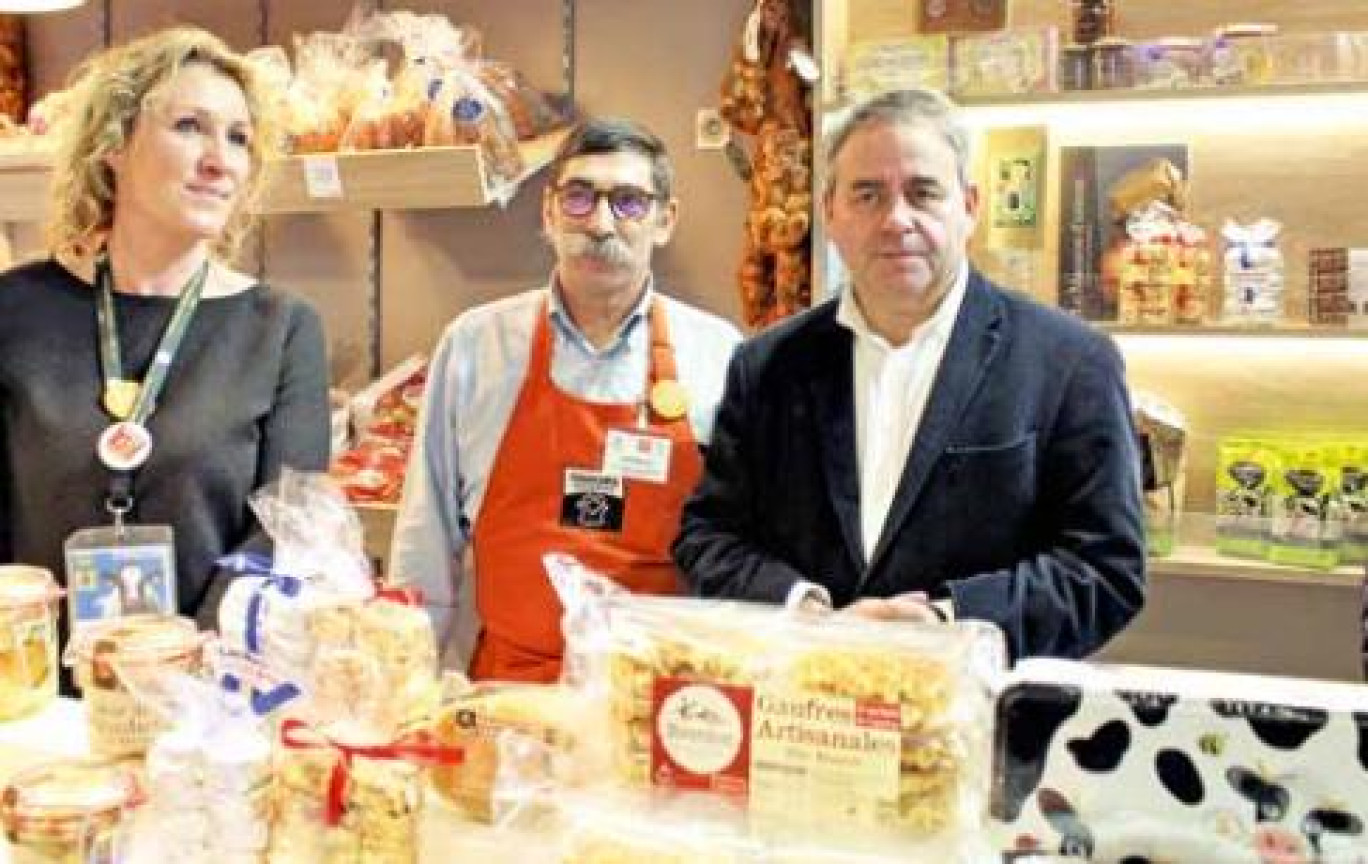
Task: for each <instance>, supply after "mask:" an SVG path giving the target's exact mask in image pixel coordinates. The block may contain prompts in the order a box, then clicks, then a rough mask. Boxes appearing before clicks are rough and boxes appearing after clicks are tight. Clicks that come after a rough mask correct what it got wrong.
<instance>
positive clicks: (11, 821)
mask: <svg viewBox="0 0 1368 864" xmlns="http://www.w3.org/2000/svg"><path fill="white" fill-rule="evenodd" d="M138 794H139V793H138V787H137V785H136V782H135V780H134V777H133V774H132V772H130V771H129V770H127V769H125V768H121V767H119V766H116V765H113V764H109V763H103V762H92V761H84V760H64V761H60V762H54V763H49V764H45V765H40V766H35V767H33V768H29V769H26V770H24V771H21V772H20V773H19V774H17V775H15V776H14V777H12V778H10V781H9V783H8V785H7V786H6V787H5V789H4V792H3V793H0V826H3V828H4V832H5V839H6V840H7V841H8V843H9V860H10V862H11V864H92V862H116V861H121V860H123V849H124V846H125V842H126V841H125V833H126V822H125V818H124V817H125V814H126V812H127V810H128V809H129V808H130V807H132V806H134V805H136V803H137V802H138Z"/></svg>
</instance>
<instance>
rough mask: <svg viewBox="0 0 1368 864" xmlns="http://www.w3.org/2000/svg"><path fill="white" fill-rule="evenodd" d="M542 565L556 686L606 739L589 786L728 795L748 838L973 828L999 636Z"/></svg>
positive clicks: (905, 835) (982, 805) (954, 832)
mask: <svg viewBox="0 0 1368 864" xmlns="http://www.w3.org/2000/svg"><path fill="white" fill-rule="evenodd" d="M548 558H549V559H551V560H550V561H549V562H548V566H549V569H551V570H552V572H553V573H556V574H558V575H553V582H554V583H555V584H556V585H557V588H558V590H559V591H560V592H561V595H562V602H563V603H565V607H566V610H567V614H566V619H565V630H566V641H567V666H566V668H567V679H566V680H567V681H569V682H571V683H573V684H575V685H576V686H578V687H580V688H581V689H583V690H584V691H586V693H587V694H589V695H588V696H586V698H587V699H588V701H589V702H590V703H591V704H593V705H595V706H597V707H596V710H597V711H598V712H599V717H598V719H597V720H596V721H594V722H593V723H591V724H589V725H590V726H591V728H603V729H605V730H606V738H607V746H608V748H609V752H608V753H607V754H606V756H605V757H604V764H603V765H602V767H601V768H600V769H598V770H595V771H591V774H593V775H594V776H600V775H605V776H610V777H611V778H612V780H613V782H615V783H616V784H618V785H620V786H622V787H626V788H630V789H637V790H642V791H645V790H651V791H654V792H657V793H660V792H667V793H671V794H674V793H679V794H690V795H702V796H704V797H706V798H710V799H715V800H717V801H720V802H725V803H727V804H729V805H730V806H732V807H733V808H735V809H736V810H737V812H738V813H740V814H741V815H742V817H743V818H744V819H745V820H746V822H747V823H748V825H749V827H750V829H751V830H752V832H755V833H756V835H757V836H765V837H782V838H784V839H786V840H789V839H794V838H802V837H805V836H808V835H811V834H813V833H814V832H816V833H817V834H825V833H826V832H834V831H847V832H856V833H859V834H861V835H863V836H871V837H888V838H892V839H894V840H896V841H898V842H901V843H908V844H915V843H916V842H920V841H924V840H932V839H939V838H943V837H945V836H958V835H965V834H973V833H975V832H977V830H978V829H979V828H980V827H981V823H982V819H983V816H984V813H985V812H986V793H987V787H988V766H987V758H986V753H987V741H988V737H987V736H988V728H989V722H988V717H989V696H988V681H989V680H990V679H991V677H992V676H993V675H995V674H996V673H997V672H998V671H999V670H1000V669H1001V667H1002V665H1003V656H1004V654H1003V647H1002V641H1001V634H1000V633H999V632H998V631H996V629H994V628H992V627H991V626H989V625H986V624H981V623H977V622H959V623H955V624H937V625H929V624H928V625H915V624H908V623H886V622H868V621H864V620H854V619H843V618H839V617H836V618H829V619H824V620H819V621H814V620H811V619H806V618H798V617H794V616H792V615H789V614H787V613H785V612H784V611H783V610H780V609H776V608H774V607H768V606H758V605H751V604H737V603H721V602H710V601H700V600H693V599H683V598H646V597H635V596H630V595H623V594H620V593H617V592H612V591H610V590H608V589H601V590H592V591H587V592H585V591H577V590H576V589H574V588H573V587H572V588H570V589H569V590H567V589H566V588H565V587H564V586H566V585H572V586H573V585H574V584H575V583H576V582H581V583H582V582H585V581H589V580H593V579H596V578H597V577H593V576H592V574H590V575H584V574H583V573H582V572H577V568H576V565H573V564H567V562H566V561H565V560H564V559H558V558H553V557H552V556H548ZM590 584H594V583H593V582H590Z"/></svg>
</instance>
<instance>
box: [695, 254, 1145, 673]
mask: <svg viewBox="0 0 1368 864" xmlns="http://www.w3.org/2000/svg"><path fill="white" fill-rule="evenodd" d="M836 306H837V301H835V300H832V301H830V302H827V303H825V304H823V305H821V306H818V307H817V308H814V309H811V310H809V311H808V312H805V313H803V314H802V315H799V316H797V317H795V318H792V319H790V320H788V321H786V322H783V323H782V324H779V325H778V326H776V327H773V328H771V329H770V330H767V331H765V332H764V333H761V334H760V335H758V336H756V337H754V338H752V339H750V340H748V341H747V342H745V343H744V344H743V345H742V346H741V347H740V348H739V349H738V350H737V352H736V354H735V355H734V356H733V357H732V360H731V365H730V367H729V369H728V372H727V385H726V391H725V393H724V395H723V398H722V404H721V405H720V406H719V408H718V415H717V425H716V428H715V430H714V432H713V438H712V442H711V444H710V446H709V448H708V452H707V461H706V466H705V471H704V476H703V479H702V480H701V482H700V483H699V486H698V489H697V490H696V491H695V493H694V495H693V496H692V497H691V498H690V499H689V501H688V503H687V504H686V505H685V508H684V513H683V517H682V522H681V528H680V535H679V537H678V539H677V540H676V541H675V544H674V555H675V560H676V561H677V562H678V564H679V566H680V569H681V570H682V572H683V573H684V576H685V579H686V580H687V582H688V584H689V585H690V587H691V588H692V590H693V591H694V592H695V593H697V594H699V595H702V596H705V597H727V598H742V599H749V600H758V601H766V602H772V603H783V602H784V601H785V599H786V598H787V597H788V594H789V590H790V589H791V588H792V587H793V585H794V583H795V581H796V580H799V579H806V580H809V581H811V582H815V583H818V584H820V585H823V586H825V587H826V588H827V590H829V591H830V592H831V596H832V599H833V601H834V602H835V604H836V605H837V607H841V606H844V605H846V604H848V603H850V602H851V601H853V600H855V599H856V598H859V597H866V596H870V597H887V596H892V595H894V594H898V593H901V592H905V591H925V592H928V593H929V594H930V595H931V596H932V597H934V598H945V597H950V598H952V599H953V602H954V608H955V613H956V615H957V616H958V617H962V618H975V619H980V620H986V621H991V622H993V623H995V624H997V625H998V626H999V627H1001V628H1002V629H1003V631H1004V632H1005V633H1006V635H1007V642H1008V648H1009V651H1010V652H1011V654H1012V656H1013V657H1014V658H1018V657H1022V656H1027V655H1052V656H1060V657H1081V656H1084V655H1087V654H1090V653H1092V652H1093V651H1095V650H1096V649H1098V648H1099V647H1101V646H1102V644H1103V643H1105V642H1106V641H1107V640H1108V639H1109V638H1110V637H1111V636H1112V635H1114V634H1115V633H1116V632H1117V631H1119V630H1120V629H1121V628H1122V627H1123V626H1125V624H1126V623H1127V622H1128V621H1129V620H1130V619H1131V618H1132V617H1133V616H1134V615H1135V614H1136V613H1137V612H1138V611H1139V610H1140V608H1141V606H1142V605H1143V602H1144V584H1145V540H1144V527H1143V521H1144V520H1143V515H1142V509H1141V508H1142V504H1141V492H1140V478H1139V457H1138V455H1137V449H1136V439H1135V433H1134V428H1133V425H1132V419H1131V412H1130V403H1129V399H1128V396H1127V391H1126V383H1125V370H1124V365H1123V362H1122V360H1121V356H1120V354H1119V352H1118V351H1117V350H1116V347H1115V345H1114V344H1113V343H1112V340H1111V339H1110V338H1109V337H1107V336H1106V335H1105V334H1103V333H1100V332H1098V331H1096V330H1094V329H1093V328H1091V327H1089V326H1087V325H1086V324H1083V323H1081V322H1079V321H1078V320H1076V319H1074V318H1071V317H1070V316H1068V315H1065V314H1063V313H1061V312H1059V311H1057V310H1055V309H1050V308H1048V307H1046V306H1043V305H1041V304H1039V303H1036V302H1034V301H1032V300H1029V299H1026V298H1024V297H1021V296H1018V295H1014V294H1010V293H1008V292H1006V291H1003V290H1002V289H1000V288H998V287H996V286H994V285H993V284H991V283H990V282H988V281H987V280H986V279H984V278H983V277H982V276H980V275H979V274H978V273H974V272H971V273H970V275H969V282H968V286H967V289H966V292H965V296H964V302H963V305H962V306H961V308H960V312H959V316H958V317H957V318H956V320H955V325H954V329H953V331H952V333H951V336H950V342H949V344H948V345H947V346H946V350H945V357H944V360H943V361H942V363H941V367H940V370H939V372H938V374H937V376H936V380H935V382H934V384H933V385H932V390H931V395H930V397H929V399H928V402H927V405H926V410H925V413H924V415H923V417H922V421H921V426H920V428H919V429H918V430H917V434H916V438H915V441H914V442H913V445H912V450H911V453H910V454H909V455H908V459H907V464H906V466H905V467H904V469H903V474H902V480H901V482H900V484H899V486H898V491H897V494H896V495H895V497H894V500H893V505H892V509H891V510H890V512H889V514H888V519H887V522H886V523H885V525H884V529H883V533H882V535H881V539H880V540H879V543H878V546H877V548H875V549H873V550H869V552H868V554H867V553H866V550H865V549H863V548H862V545H863V544H862V540H861V535H860V514H859V509H860V496H859V472H858V463H857V461H856V454H855V446H856V445H855V416H854V401H853V395H852V394H853V389H854V386H853V369H852V364H853V359H852V358H853V354H854V351H853V338H854V337H853V334H852V333H851V332H850V330H848V329H847V328H845V327H844V326H842V325H841V324H839V323H837V321H836Z"/></svg>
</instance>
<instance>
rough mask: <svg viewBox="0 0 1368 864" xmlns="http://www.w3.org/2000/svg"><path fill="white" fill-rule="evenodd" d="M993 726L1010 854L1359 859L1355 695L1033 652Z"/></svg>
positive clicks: (1366, 850)
mask: <svg viewBox="0 0 1368 864" xmlns="http://www.w3.org/2000/svg"><path fill="white" fill-rule="evenodd" d="M995 728H996V736H995V746H994V767H995V770H994V795H993V813H994V816H995V817H996V818H997V819H998V820H1000V822H1001V823H1002V832H1001V833H1002V835H1003V836H1005V837H1007V838H1010V842H1011V843H1012V845H1013V846H1014V849H1013V850H1011V851H1013V852H1015V853H1018V854H1021V855H1025V854H1028V853H1031V852H1037V853H1041V854H1050V855H1057V856H1061V857H1065V858H1080V859H1086V860H1089V861H1098V862H1123V861H1132V860H1147V861H1184V862H1195V861H1201V862H1213V864H1214V862H1231V864H1234V862H1249V864H1254V862H1270V861H1278V862H1288V864H1292V862H1311V861H1316V862H1326V864H1328V862H1351V861H1361V860H1364V858H1365V856H1368V836H1366V835H1365V833H1364V831H1365V821H1366V820H1368V750H1366V749H1365V746H1368V745H1365V742H1368V688H1364V687H1361V686H1357V685H1348V684H1339V683H1330V682H1321V681H1309V680H1297V679H1286V678H1272V677H1264V676H1249V675H1235V674H1220V673H1210V672H1193V671H1187V670H1179V669H1156V668H1142V667H1125V666H1117V667H1109V666H1101V665H1092V664H1085V663H1073V662H1068V661H1060V660H1037V659H1032V660H1026V661H1023V662H1021V663H1020V664H1018V666H1017V668H1016V669H1015V670H1014V671H1013V672H1012V674H1011V676H1010V678H1009V682H1008V684H1007V686H1006V687H1005V688H1004V690H1003V692H1002V694H1001V696H1000V698H999V699H998V703H997V723H996V727H995Z"/></svg>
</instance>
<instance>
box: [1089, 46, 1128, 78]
mask: <svg viewBox="0 0 1368 864" xmlns="http://www.w3.org/2000/svg"><path fill="white" fill-rule="evenodd" d="M1134 51H1135V46H1134V45H1132V44H1131V42H1130V40H1129V39H1103V40H1102V41H1101V42H1098V43H1097V44H1096V45H1094V46H1092V61H1093V70H1092V86H1093V87H1095V88H1097V89H1098V90H1123V89H1126V88H1128V87H1134V86H1135V57H1134Z"/></svg>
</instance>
